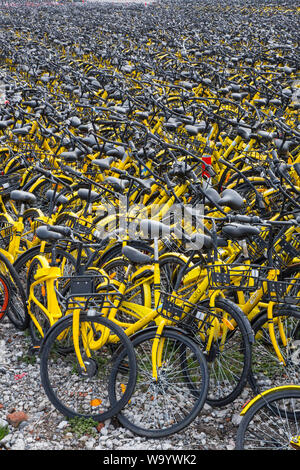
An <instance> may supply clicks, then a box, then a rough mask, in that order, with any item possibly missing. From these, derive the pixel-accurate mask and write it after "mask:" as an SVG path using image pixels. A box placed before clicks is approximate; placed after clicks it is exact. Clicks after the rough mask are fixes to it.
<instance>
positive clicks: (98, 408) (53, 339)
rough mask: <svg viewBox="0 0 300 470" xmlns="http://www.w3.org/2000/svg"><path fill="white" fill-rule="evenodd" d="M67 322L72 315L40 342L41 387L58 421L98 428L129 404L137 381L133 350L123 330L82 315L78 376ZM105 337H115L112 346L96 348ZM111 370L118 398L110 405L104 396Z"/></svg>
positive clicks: (68, 322) (106, 391) (97, 317)
mask: <svg viewBox="0 0 300 470" xmlns="http://www.w3.org/2000/svg"><path fill="white" fill-rule="evenodd" d="M72 320H73V315H71V314H70V315H68V316H66V317H63V318H62V319H61V320H59V321H58V322H57V323H56V324H55V325H54V326H53V327H52V328H51V329H50V330H49V332H48V335H47V336H46V337H45V339H44V342H43V344H42V348H41V356H40V359H41V361H40V373H41V381H42V385H43V387H44V390H45V393H46V395H47V396H48V398H49V400H50V401H51V403H52V404H53V405H54V406H55V408H56V409H57V410H58V411H60V412H61V413H62V414H63V415H65V416H67V417H69V418H74V417H84V418H92V419H93V420H95V421H100V422H102V421H105V420H106V419H108V418H111V417H112V416H114V415H116V414H117V413H119V412H120V411H121V409H122V408H123V406H125V404H126V403H127V402H128V401H129V400H130V397H131V394H132V392H133V390H134V386H135V381H136V360H135V354H134V349H133V346H132V344H131V342H130V340H129V339H128V337H127V336H126V335H125V333H124V332H123V330H122V329H121V328H120V327H118V326H117V325H116V324H114V323H113V322H112V321H110V320H108V319H106V318H103V317H101V316H100V315H97V316H93V317H89V316H88V315H87V314H81V316H80V330H79V331H80V337H79V347H80V352H81V356H82V358H83V359H84V364H85V366H86V371H84V372H83V371H82V370H81V368H80V367H79V362H78V358H77V355H76V353H75V350H74V345H73V329H72ZM106 333H108V337H112V336H113V337H114V342H113V343H110V342H106V343H105V344H104V345H103V346H101V347H97V348H96V347H95V343H96V342H97V341H98V340H99V339H100V338H101V334H106ZM98 344H99V343H98ZM120 351H122V354H123V356H122V358H123V360H122V368H120V362H119V354H120ZM116 367H118V370H119V372H120V374H119V375H118V383H117V386H118V388H119V389H120V390H121V392H120V394H119V395H118V399H116V400H114V402H113V403H112V402H111V400H110V396H109V393H108V392H109V387H110V382H111V376H112V375H113V374H114V370H115V368H116ZM121 369H122V373H121Z"/></svg>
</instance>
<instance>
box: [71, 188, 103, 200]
mask: <svg viewBox="0 0 300 470" xmlns="http://www.w3.org/2000/svg"><path fill="white" fill-rule="evenodd" d="M77 194H78V197H79V198H80V199H83V200H84V201H87V200H89V201H90V202H94V201H95V200H96V199H97V198H98V197H99V196H100V194H98V193H96V191H90V190H89V189H86V188H81V189H79V190H78V191H77Z"/></svg>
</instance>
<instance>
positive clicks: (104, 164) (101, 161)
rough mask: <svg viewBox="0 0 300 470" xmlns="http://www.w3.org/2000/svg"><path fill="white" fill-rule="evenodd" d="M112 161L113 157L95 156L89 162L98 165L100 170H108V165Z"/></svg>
mask: <svg viewBox="0 0 300 470" xmlns="http://www.w3.org/2000/svg"><path fill="white" fill-rule="evenodd" d="M113 161H114V157H108V158H95V159H94V160H93V161H92V162H91V164H92V165H96V166H98V167H99V168H100V169H101V170H109V168H110V165H111V164H112V162H113Z"/></svg>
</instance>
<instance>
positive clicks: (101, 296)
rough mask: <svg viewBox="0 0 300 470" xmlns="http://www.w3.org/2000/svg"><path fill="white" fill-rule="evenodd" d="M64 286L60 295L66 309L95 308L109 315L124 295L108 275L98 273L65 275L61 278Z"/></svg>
mask: <svg viewBox="0 0 300 470" xmlns="http://www.w3.org/2000/svg"><path fill="white" fill-rule="evenodd" d="M59 281H60V282H61V285H62V286H63V287H62V289H61V291H62V292H60V293H59V296H60V298H61V300H62V303H63V305H64V308H65V311H67V310H72V309H78V308H80V309H81V310H84V311H86V310H88V309H89V308H95V309H97V311H98V312H100V313H101V314H103V315H104V314H105V315H108V314H109V312H110V310H111V308H113V307H115V305H116V302H117V304H118V303H119V301H120V300H121V298H122V296H121V294H120V292H119V291H118V289H117V288H116V287H115V286H114V285H113V284H112V283H111V281H110V279H109V277H108V276H105V275H103V274H97V273H93V272H91V273H89V272H86V273H85V274H83V275H81V276H79V275H73V276H63V277H60V278H59Z"/></svg>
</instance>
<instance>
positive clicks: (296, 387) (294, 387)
mask: <svg viewBox="0 0 300 470" xmlns="http://www.w3.org/2000/svg"><path fill="white" fill-rule="evenodd" d="M279 390H300V385H280V386H279V387H274V388H269V389H268V390H265V391H264V392H261V393H259V394H258V395H256V397H254V398H252V400H250V401H249V402H248V403H246V404H245V405H244V408H243V409H242V411H241V412H240V416H244V415H245V414H246V413H247V411H248V410H249V409H250V408H251V407H252V406H253V405H254V403H256V402H257V401H258V400H260V399H261V398H262V397H265V396H267V395H271V394H272V393H274V392H278V391H279Z"/></svg>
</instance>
